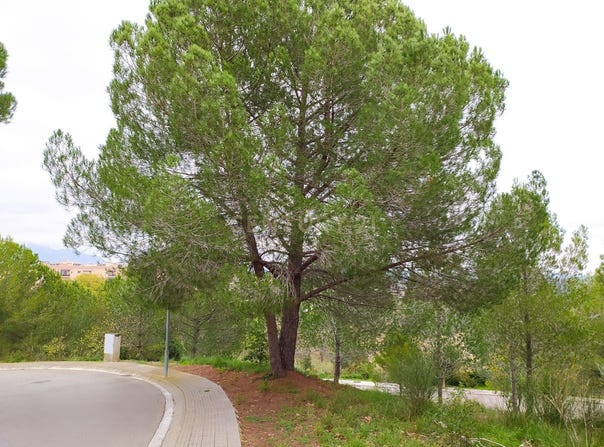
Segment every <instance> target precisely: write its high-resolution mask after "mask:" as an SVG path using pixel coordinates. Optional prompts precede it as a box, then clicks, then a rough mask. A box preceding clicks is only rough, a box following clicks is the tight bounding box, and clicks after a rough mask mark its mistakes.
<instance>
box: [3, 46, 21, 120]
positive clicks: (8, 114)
mask: <svg viewBox="0 0 604 447" xmlns="http://www.w3.org/2000/svg"><path fill="white" fill-rule="evenodd" d="M7 59H8V52H7V51H6V48H5V47H4V45H3V44H2V42H0V123H7V122H8V121H10V119H11V118H12V117H13V113H15V108H16V107H17V100H16V99H15V97H14V96H13V95H12V94H11V93H9V92H5V91H4V81H3V79H4V77H5V76H6V73H7V69H6V60H7Z"/></svg>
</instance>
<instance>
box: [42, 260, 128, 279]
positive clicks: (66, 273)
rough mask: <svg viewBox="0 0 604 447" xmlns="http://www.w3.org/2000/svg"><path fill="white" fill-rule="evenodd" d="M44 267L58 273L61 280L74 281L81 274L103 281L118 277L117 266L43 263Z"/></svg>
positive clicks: (118, 268)
mask: <svg viewBox="0 0 604 447" xmlns="http://www.w3.org/2000/svg"><path fill="white" fill-rule="evenodd" d="M44 264H45V265H47V266H48V267H50V268H51V269H53V270H54V271H56V272H58V273H59V275H61V278H63V279H74V278H77V277H78V276H80V275H83V274H90V275H97V276H100V277H101V278H103V279H112V278H115V277H117V276H118V274H119V272H120V266H119V265H118V264H79V263H77V262H68V261H65V262H45V263H44Z"/></svg>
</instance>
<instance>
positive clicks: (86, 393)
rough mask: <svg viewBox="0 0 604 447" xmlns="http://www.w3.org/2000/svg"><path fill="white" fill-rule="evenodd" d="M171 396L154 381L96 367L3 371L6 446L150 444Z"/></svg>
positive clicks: (2, 437)
mask: <svg viewBox="0 0 604 447" xmlns="http://www.w3.org/2000/svg"><path fill="white" fill-rule="evenodd" d="M164 407H165V398H164V396H163V394H162V392H161V391H160V390H159V389H158V388H156V387H155V386H153V385H152V384H150V383H147V382H144V381H141V380H137V379H134V378H132V377H128V376H123V375H118V374H108V373H104V372H96V371H78V370H60V369H39V370H36V369H28V370H1V371H0V447H31V446H44V447H83V446H86V447H107V446H111V447H139V446H140V447H147V446H148V445H149V442H150V441H151V439H152V438H153V435H154V434H155V431H156V430H157V427H158V425H159V423H160V420H161V418H162V416H163V412H164Z"/></svg>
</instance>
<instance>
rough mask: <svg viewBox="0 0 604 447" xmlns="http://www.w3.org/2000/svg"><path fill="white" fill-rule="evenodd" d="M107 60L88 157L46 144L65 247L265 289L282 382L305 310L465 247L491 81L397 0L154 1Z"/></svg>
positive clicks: (486, 177)
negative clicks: (108, 112)
mask: <svg viewBox="0 0 604 447" xmlns="http://www.w3.org/2000/svg"><path fill="white" fill-rule="evenodd" d="M112 46H113V49H114V50H115V65H114V80H113V82H112V83H111V86H110V93H111V100H112V107H113V111H114V113H115V115H116V119H117V127H116V128H115V129H113V130H112V131H111V132H110V133H109V135H108V138H107V141H106V144H105V145H104V146H103V147H102V149H101V154H100V156H99V159H98V160H96V161H90V160H87V159H85V157H84V156H83V155H82V153H81V151H80V150H79V148H77V147H76V146H75V145H74V143H73V141H72V140H71V138H70V137H69V136H68V135H66V134H64V133H62V132H60V131H59V132H56V133H55V134H54V135H53V137H52V138H51V140H50V141H49V143H48V146H47V151H46V153H45V162H44V163H45V166H46V169H47V170H48V171H49V173H50V174H51V177H52V179H53V182H54V183H55V185H56V187H57V197H58V200H59V201H60V202H61V203H62V204H63V205H65V206H68V207H74V208H76V209H78V210H79V215H78V217H76V218H75V219H74V220H73V222H72V223H71V225H70V227H69V229H68V234H67V237H66V239H67V242H68V243H69V244H70V245H79V244H80V243H83V242H86V243H88V244H91V245H93V246H95V247H97V248H99V249H101V250H103V251H105V252H110V253H123V254H125V255H126V256H127V257H129V258H130V259H132V260H134V259H135V258H137V257H139V256H142V257H146V256H147V253H148V252H154V253H161V252H162V251H164V250H168V251H171V252H172V253H173V254H174V256H172V257H171V259H173V260H175V262H178V263H179V264H180V265H183V266H185V265H186V268H184V269H181V270H180V272H182V273H183V275H184V276H182V278H181V279H177V278H176V276H174V277H173V278H174V281H175V283H176V282H178V283H180V284H184V283H188V282H189V281H190V280H192V281H194V278H195V275H197V274H198V272H200V271H202V272H207V271H208V267H212V266H215V263H220V262H222V263H227V264H237V265H246V266H247V267H248V268H249V270H250V271H251V272H253V274H254V275H255V277H256V278H257V280H258V281H262V278H263V277H265V276H267V275H270V276H272V277H273V278H275V279H276V280H277V281H278V282H279V283H280V285H281V290H282V291H283V293H281V294H280V295H279V299H280V303H279V305H278V307H277V308H275V307H270V308H268V307H267V308H266V309H265V310H264V311H263V315H264V318H265V321H266V327H267V335H268V346H269V352H270V361H271V367H272V370H273V373H274V375H276V376H279V375H282V374H283V373H284V371H286V370H292V369H293V368H294V356H295V351H296V345H297V335H298V325H299V319H300V307H301V305H302V303H304V302H306V301H308V300H314V299H316V298H318V297H326V296H327V297H338V296H339V297H344V296H346V294H345V293H343V291H342V290H341V289H342V288H345V289H355V290H357V291H358V290H377V289H380V288H381V289H382V290H389V289H390V287H391V285H392V283H401V282H404V278H405V272H406V271H407V270H408V269H409V268H410V267H411V266H413V268H414V270H415V271H416V272H424V273H425V272H429V271H430V270H431V269H433V268H436V267H437V266H438V265H439V264H442V262H443V260H444V259H445V258H446V255H447V254H449V253H453V252H459V251H463V250H464V249H465V248H467V247H468V246H469V245H471V244H473V243H476V242H477V241H478V240H480V239H481V238H480V237H478V236H476V235H475V234H474V232H473V229H474V224H475V221H476V217H477V216H478V215H479V214H480V212H481V211H482V209H483V207H484V204H485V202H486V200H487V199H488V198H489V197H490V195H491V193H492V192H493V190H494V180H495V178H496V175H497V171H498V167H499V159H500V151H499V149H498V148H497V146H496V145H495V144H494V142H493V135H494V127H493V122H494V119H495V117H496V116H497V114H498V113H499V112H500V111H501V110H502V109H503V99H504V89H505V87H506V84H507V83H506V81H505V80H504V79H503V77H502V76H501V74H500V73H499V72H497V71H495V70H493V69H492V68H491V67H490V65H489V64H488V63H487V61H486V59H485V57H484V56H483V54H482V53H481V51H479V50H478V49H471V48H470V45H469V44H468V43H467V42H466V41H465V40H464V39H463V38H459V37H456V36H454V35H453V34H451V33H450V32H448V31H447V32H445V33H444V34H443V35H442V36H435V35H430V34H428V32H427V31H426V28H425V26H424V24H423V22H421V21H420V20H418V19H417V18H415V17H414V15H413V14H412V12H411V11H410V10H409V9H408V8H407V7H405V6H403V5H402V4H401V3H400V2H399V1H397V0H387V1H385V2H382V3H380V4H379V5H378V4H377V3H376V2H374V1H373V0H362V1H354V2H353V1H347V0H338V1H335V0H319V1H315V2H313V3H312V5H310V4H309V3H308V2H305V1H294V2H286V3H280V4H279V5H278V6H275V5H272V4H270V3H267V2H261V1H253V2H251V3H250V2H249V1H245V2H244V1H232V0H229V1H226V0H219V1H201V2H199V1H191V0H180V1H177V0H164V1H162V0H159V1H154V2H152V3H151V11H150V14H149V16H148V19H147V21H146V23H145V25H144V26H138V25H135V24H132V23H123V24H122V25H121V26H120V27H119V28H118V29H117V30H116V31H115V32H114V33H113V36H112ZM155 259H156V261H158V262H159V258H157V257H156V258H155ZM176 260H177V261H176ZM165 270H166V271H167V270H169V267H167V266H165ZM185 273H186V274H185ZM354 295H358V294H354ZM379 296H380V295H379V294H377V293H374V294H371V297H373V298H376V297H379ZM345 303H346V298H344V299H343V304H345ZM279 317H280V323H279V324H278V322H277V319H278V318H279Z"/></svg>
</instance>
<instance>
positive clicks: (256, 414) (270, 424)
mask: <svg viewBox="0 0 604 447" xmlns="http://www.w3.org/2000/svg"><path fill="white" fill-rule="evenodd" d="M176 369H178V370H180V371H184V372H187V373H190V374H197V375H199V376H202V377H205V378H207V379H209V380H211V381H212V382H214V383H217V384H218V385H220V386H221V387H222V389H223V390H224V391H225V393H226V394H227V396H229V399H230V400H231V402H232V403H233V406H234V407H235V409H236V410H237V415H238V417H239V428H240V431H241V444H242V447H266V446H278V445H288V446H291V447H297V446H299V445H306V446H307V445H309V444H308V440H307V441H306V443H304V444H302V443H298V442H296V438H297V437H304V436H307V435H308V433H305V428H307V427H305V424H304V421H305V420H307V419H308V418H309V417H311V418H312V415H313V413H314V408H313V404H312V401H313V400H314V399H316V397H317V395H319V396H322V397H329V396H331V395H332V394H333V392H334V388H333V384H331V383H327V382H324V381H321V380H319V379H314V378H308V377H305V376H303V375H301V374H299V373H296V372H290V373H289V374H288V375H287V377H284V378H282V379H276V380H266V379H265V378H264V377H263V376H262V374H248V373H244V372H234V371H222V370H220V371H219V370H216V369H215V368H213V367H212V366H205V365H204V366H199V365H180V366H178V367H176ZM300 408H302V409H305V411H301V412H300ZM290 409H291V411H298V412H300V414H296V418H295V419H296V420H298V421H299V425H298V426H294V427H291V426H286V425H284V423H283V421H281V420H280V415H281V414H283V412H287V411H290ZM311 442H312V441H311Z"/></svg>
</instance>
